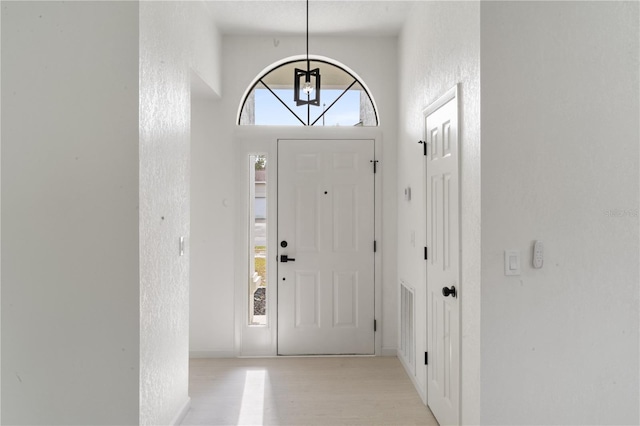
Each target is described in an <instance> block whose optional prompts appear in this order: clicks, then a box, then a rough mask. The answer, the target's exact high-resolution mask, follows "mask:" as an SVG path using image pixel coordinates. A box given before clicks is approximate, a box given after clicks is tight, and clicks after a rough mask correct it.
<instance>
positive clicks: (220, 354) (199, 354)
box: [189, 351, 238, 358]
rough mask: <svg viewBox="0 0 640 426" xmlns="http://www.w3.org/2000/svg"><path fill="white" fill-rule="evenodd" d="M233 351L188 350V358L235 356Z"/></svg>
mask: <svg viewBox="0 0 640 426" xmlns="http://www.w3.org/2000/svg"><path fill="white" fill-rule="evenodd" d="M237 356H238V355H237V354H236V353H235V352H234V351H190V352H189V358H236V357H237Z"/></svg>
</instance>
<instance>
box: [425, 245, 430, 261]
mask: <svg viewBox="0 0 640 426" xmlns="http://www.w3.org/2000/svg"><path fill="white" fill-rule="evenodd" d="M428 259H429V249H428V248H427V247H425V248H424V260H428Z"/></svg>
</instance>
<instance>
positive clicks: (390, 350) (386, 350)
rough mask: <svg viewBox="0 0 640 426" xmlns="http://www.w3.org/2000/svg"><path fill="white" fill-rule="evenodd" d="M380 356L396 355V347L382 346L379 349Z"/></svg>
mask: <svg viewBox="0 0 640 426" xmlns="http://www.w3.org/2000/svg"><path fill="white" fill-rule="evenodd" d="M380 356H398V349H396V348H382V349H380Z"/></svg>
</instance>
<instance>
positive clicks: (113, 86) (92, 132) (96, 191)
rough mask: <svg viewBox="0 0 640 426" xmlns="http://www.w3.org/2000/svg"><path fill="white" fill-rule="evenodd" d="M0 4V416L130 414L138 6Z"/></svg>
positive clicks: (134, 408)
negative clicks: (0, 186)
mask: <svg viewBox="0 0 640 426" xmlns="http://www.w3.org/2000/svg"><path fill="white" fill-rule="evenodd" d="M2 9H3V10H2V89H3V90H2V94H3V97H2V117H1V118H2V189H1V193H2V373H3V374H2V401H1V405H2V423H3V424H47V425H50V424H135V423H137V422H138V409H139V404H138V393H139V343H138V338H139V330H138V323H139V287H138V281H139V267H138V148H137V147H138V5H137V4H136V3H127V2H117V3H95V2H67V3H63V2H2Z"/></svg>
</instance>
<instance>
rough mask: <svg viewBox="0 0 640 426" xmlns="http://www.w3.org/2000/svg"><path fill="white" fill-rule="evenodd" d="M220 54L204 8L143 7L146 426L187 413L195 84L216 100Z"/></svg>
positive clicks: (195, 4)
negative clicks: (182, 243)
mask: <svg viewBox="0 0 640 426" xmlns="http://www.w3.org/2000/svg"><path fill="white" fill-rule="evenodd" d="M219 52H220V37H219V35H218V33H217V31H216V29H215V27H214V25H213V23H212V21H211V18H210V17H209V16H208V12H207V10H206V8H205V6H204V5H203V4H202V3H200V2H141V3H140V280H141V282H140V286H141V288H140V295H141V301H140V302H141V303H140V318H141V319H140V380H141V383H140V423H141V424H149V425H159V424H168V423H170V422H173V421H174V420H175V419H176V417H177V416H178V415H179V413H180V412H183V411H184V409H185V408H186V407H187V405H188V395H187V392H188V367H189V365H188V357H189V355H188V352H189V258H190V250H189V249H188V245H189V233H190V229H189V228H190V227H189V222H190V121H191V120H190V105H191V100H190V93H191V87H192V84H191V79H192V75H193V74H195V76H193V78H194V79H196V80H197V83H196V84H197V85H198V86H199V87H200V88H201V89H202V90H205V91H206V90H213V91H214V92H215V91H219V90H220V68H219V64H220V59H219ZM207 85H208V86H209V89H207V88H206V87H204V88H202V86H207ZM181 236H184V237H186V242H187V249H186V251H185V255H184V256H182V257H181V256H179V238H180V237H181Z"/></svg>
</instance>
